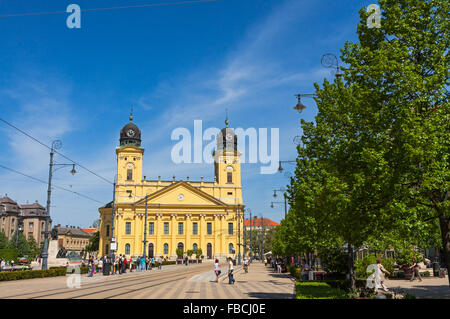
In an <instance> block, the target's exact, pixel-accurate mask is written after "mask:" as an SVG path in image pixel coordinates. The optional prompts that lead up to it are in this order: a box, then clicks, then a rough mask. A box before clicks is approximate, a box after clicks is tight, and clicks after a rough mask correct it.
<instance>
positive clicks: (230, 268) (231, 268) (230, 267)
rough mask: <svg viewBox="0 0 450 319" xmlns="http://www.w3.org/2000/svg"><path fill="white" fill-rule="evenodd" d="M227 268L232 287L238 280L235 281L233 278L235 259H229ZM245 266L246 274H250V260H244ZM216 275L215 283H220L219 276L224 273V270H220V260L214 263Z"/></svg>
mask: <svg viewBox="0 0 450 319" xmlns="http://www.w3.org/2000/svg"><path fill="white" fill-rule="evenodd" d="M227 266H228V283H229V284H230V285H232V284H234V283H235V282H236V280H235V279H234V276H233V271H234V262H233V258H231V257H228V258H227ZM243 266H244V270H245V272H248V266H249V260H248V259H247V258H244V260H243ZM214 273H215V274H216V280H215V282H217V283H218V282H219V276H220V274H221V273H222V270H221V269H220V266H219V260H218V259H216V260H215V261H214Z"/></svg>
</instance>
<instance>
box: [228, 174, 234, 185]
mask: <svg viewBox="0 0 450 319" xmlns="http://www.w3.org/2000/svg"><path fill="white" fill-rule="evenodd" d="M227 183H228V184H233V173H232V172H227Z"/></svg>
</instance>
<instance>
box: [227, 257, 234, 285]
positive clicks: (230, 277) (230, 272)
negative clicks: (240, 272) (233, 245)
mask: <svg viewBox="0 0 450 319" xmlns="http://www.w3.org/2000/svg"><path fill="white" fill-rule="evenodd" d="M228 280H229V284H230V285H231V284H234V282H235V280H234V278H233V260H232V259H231V257H228Z"/></svg>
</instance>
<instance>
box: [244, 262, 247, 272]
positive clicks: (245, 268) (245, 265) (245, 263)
mask: <svg viewBox="0 0 450 319" xmlns="http://www.w3.org/2000/svg"><path fill="white" fill-rule="evenodd" d="M244 270H245V272H246V273H247V272H248V259H247V258H244Z"/></svg>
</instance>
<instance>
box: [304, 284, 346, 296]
mask: <svg viewBox="0 0 450 319" xmlns="http://www.w3.org/2000/svg"><path fill="white" fill-rule="evenodd" d="M296 291H297V299H345V298H348V294H347V292H346V291H344V290H341V289H338V288H334V287H331V286H330V285H328V283H326V282H320V281H303V282H302V281H299V282H297V284H296Z"/></svg>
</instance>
